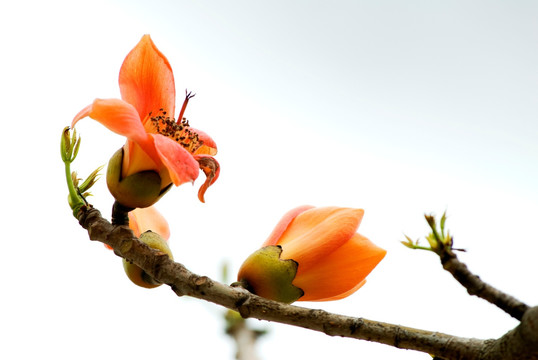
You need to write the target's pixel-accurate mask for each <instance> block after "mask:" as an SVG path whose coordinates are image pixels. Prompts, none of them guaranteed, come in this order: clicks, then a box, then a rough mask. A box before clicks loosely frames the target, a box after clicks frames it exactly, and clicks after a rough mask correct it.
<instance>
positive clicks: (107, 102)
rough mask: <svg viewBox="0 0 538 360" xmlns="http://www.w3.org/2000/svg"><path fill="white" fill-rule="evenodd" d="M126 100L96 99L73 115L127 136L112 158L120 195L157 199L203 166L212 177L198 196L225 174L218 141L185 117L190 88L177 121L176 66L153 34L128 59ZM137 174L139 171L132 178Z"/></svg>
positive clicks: (131, 202)
mask: <svg viewBox="0 0 538 360" xmlns="http://www.w3.org/2000/svg"><path fill="white" fill-rule="evenodd" d="M119 85H120V93H121V97H122V99H121V100H120V99H96V100H95V101H94V102H93V103H92V104H91V105H88V106H87V107H85V108H84V109H82V110H81V111H80V112H79V113H78V114H77V115H76V116H75V118H74V119H73V122H72V126H75V124H76V123H77V122H78V121H79V120H80V119H82V118H85V117H87V116H89V117H90V118H92V119H94V120H97V121H98V122H100V123H101V124H103V125H104V126H106V127H107V128H108V129H109V130H112V131H113V132H115V133H117V134H120V135H123V136H125V137H126V138H127V142H126V144H125V145H124V146H123V148H122V149H120V150H119V151H118V152H117V153H116V154H115V155H114V156H113V157H112V159H111V161H110V163H109V168H108V171H107V185H108V187H109V190H110V192H111V193H112V195H113V196H114V197H115V198H116V200H117V201H118V202H119V203H121V204H122V205H124V206H126V207H130V208H137V207H138V208H142V207H148V206H150V205H152V204H154V203H155V202H156V201H157V200H158V199H159V198H160V197H161V196H162V195H163V194H164V193H165V192H166V191H167V190H168V189H169V188H170V187H171V184H172V183H173V184H174V185H176V186H179V185H181V184H183V183H185V182H189V181H190V182H193V181H194V180H195V179H196V178H197V177H198V173H199V168H200V169H202V170H203V171H204V173H205V174H206V176H207V179H206V181H205V183H204V184H203V185H202V186H201V187H200V190H199V192H198V198H199V199H200V201H202V202H204V193H205V191H206V190H207V188H208V187H209V186H210V185H211V184H213V183H214V182H215V181H216V180H217V178H218V176H219V164H218V162H217V161H216V160H215V159H214V158H213V155H215V154H216V153H217V146H216V144H215V142H214V141H213V140H212V139H211V138H210V137H209V136H208V135H207V134H205V133H204V132H202V131H200V130H196V129H194V128H191V127H190V125H189V123H188V121H187V120H186V119H185V118H184V117H183V115H184V112H185V109H186V107H187V103H188V101H189V99H190V98H192V96H193V95H191V94H190V93H188V94H187V95H186V97H185V100H184V102H183V106H182V108H181V110H180V112H179V115H178V117H177V120H176V119H174V118H173V116H174V113H175V101H176V92H175V83H174V75H173V73H172V68H171V66H170V64H169V62H168V60H167V59H166V57H165V56H164V55H163V54H162V53H161V52H160V51H159V50H158V49H157V47H156V46H155V44H154V43H153V41H152V40H151V38H150V36H149V35H144V36H143V37H142V39H141V40H140V42H139V43H138V44H137V45H136V47H135V48H134V49H133V50H131V52H130V53H129V54H128V55H127V57H126V58H125V60H124V62H123V65H122V66H121V69H120V76H119ZM131 176H134V177H132V178H130V177H131Z"/></svg>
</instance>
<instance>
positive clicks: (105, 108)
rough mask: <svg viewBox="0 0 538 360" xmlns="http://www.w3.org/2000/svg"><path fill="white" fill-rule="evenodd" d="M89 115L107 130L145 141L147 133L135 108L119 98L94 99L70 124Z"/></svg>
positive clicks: (135, 140) (133, 139)
mask: <svg viewBox="0 0 538 360" xmlns="http://www.w3.org/2000/svg"><path fill="white" fill-rule="evenodd" d="M86 116H89V117H91V118H92V119H94V120H97V121H98V122H100V123H101V124H103V125H104V126H106V127H107V128H108V129H109V130H112V131H113V132H115V133H116V134H120V135H123V136H125V137H127V138H128V139H130V140H132V141H134V142H137V143H143V142H145V141H147V134H146V131H145V130H144V127H143V126H142V123H141V121H140V117H139V116H138V112H137V111H136V109H135V108H134V107H133V106H132V105H130V104H128V103H126V102H125V101H123V100H119V99H95V101H94V102H93V104H91V105H88V106H86V107H85V108H84V109H82V110H81V111H80V112H79V113H78V114H77V115H76V116H75V118H74V119H73V122H72V123H71V126H72V127H73V126H75V124H76V123H77V122H78V121H79V120H80V119H82V118H84V117H86Z"/></svg>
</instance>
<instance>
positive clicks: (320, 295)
mask: <svg viewBox="0 0 538 360" xmlns="http://www.w3.org/2000/svg"><path fill="white" fill-rule="evenodd" d="M385 254H386V251H385V250H384V249H381V248H380V247H378V246H376V245H375V244H374V243H372V242H371V241H370V240H368V239H367V238H366V237H364V236H362V235H360V234H355V235H354V236H353V237H352V238H351V239H350V240H349V241H348V242H346V243H345V244H344V245H342V246H341V247H339V248H338V249H336V250H335V251H333V252H331V253H330V254H326V256H324V257H322V258H320V259H319V260H318V261H317V263H316V264H315V266H312V267H311V268H309V269H304V268H303V269H301V263H299V268H298V270H297V275H296V277H295V280H294V281H293V284H294V285H295V286H297V287H299V288H301V289H303V290H304V292H305V295H304V296H303V297H302V298H301V299H300V300H301V301H326V300H337V299H341V298H344V297H346V296H349V295H350V294H352V293H353V292H354V291H356V290H357V289H359V288H360V287H361V286H362V285H363V284H364V281H365V278H366V276H367V275H368V274H370V272H371V271H372V270H373V269H374V268H375V267H376V265H377V264H378V263H379V262H380V261H381V260H382V259H383V257H384V256H385Z"/></svg>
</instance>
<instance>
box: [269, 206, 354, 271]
mask: <svg viewBox="0 0 538 360" xmlns="http://www.w3.org/2000/svg"><path fill="white" fill-rule="evenodd" d="M363 215H364V210H362V209H351V208H339V207H324V208H313V209H310V210H307V211H305V212H303V213H301V214H299V215H297V217H296V218H295V219H293V221H292V222H291V223H290V224H289V226H288V228H287V229H286V231H284V233H283V234H282V236H281V237H280V240H279V241H278V244H279V245H282V248H283V252H282V258H283V259H293V260H295V261H297V262H298V263H299V269H301V268H302V269H303V270H306V269H309V268H310V267H312V266H314V265H315V264H316V263H317V262H318V261H319V260H320V259H321V258H323V257H326V256H327V254H330V253H331V252H333V251H334V250H336V249H337V248H339V247H340V246H342V245H343V244H344V243H345V242H347V241H348V240H349V239H351V237H352V236H353V235H354V234H355V232H356V231H357V228H358V227H359V224H360V222H361V220H362V216H363Z"/></svg>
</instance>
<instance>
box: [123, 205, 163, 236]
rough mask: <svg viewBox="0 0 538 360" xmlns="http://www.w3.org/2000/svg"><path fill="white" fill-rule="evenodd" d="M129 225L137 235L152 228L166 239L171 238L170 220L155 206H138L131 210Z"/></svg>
mask: <svg viewBox="0 0 538 360" xmlns="http://www.w3.org/2000/svg"><path fill="white" fill-rule="evenodd" d="M129 227H130V228H131V230H133V232H134V234H135V236H136V237H140V235H141V234H142V233H145V232H146V231H148V230H151V231H153V232H155V233H157V234H159V235H161V236H162V237H163V238H164V239H166V240H168V239H169V238H170V227H169V226H168V222H167V221H166V219H165V218H164V216H162V215H161V213H160V212H159V211H157V209H156V208H155V207H154V206H150V207H147V208H136V209H134V210H133V211H130V212H129Z"/></svg>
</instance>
